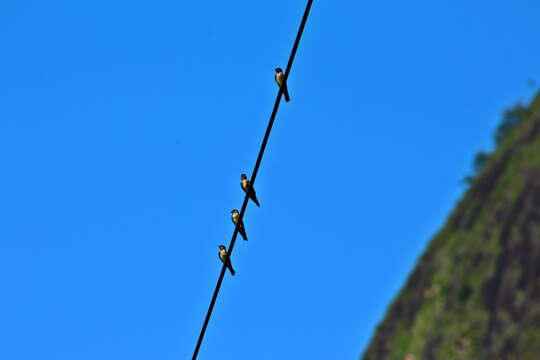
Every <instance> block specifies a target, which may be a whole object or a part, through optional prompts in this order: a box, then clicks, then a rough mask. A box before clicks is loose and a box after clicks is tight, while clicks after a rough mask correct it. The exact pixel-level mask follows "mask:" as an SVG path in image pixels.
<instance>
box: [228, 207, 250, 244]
mask: <svg viewBox="0 0 540 360" xmlns="http://www.w3.org/2000/svg"><path fill="white" fill-rule="evenodd" d="M231 214H232V215H231V220H232V222H233V224H234V225H236V224H237V223H238V219H240V213H239V212H238V210H236V209H234V210H232V211H231ZM238 232H239V233H240V235H242V239H244V240H247V239H248V238H247V235H246V229H245V228H244V222H243V221H240V224H238Z"/></svg>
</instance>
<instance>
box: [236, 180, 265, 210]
mask: <svg viewBox="0 0 540 360" xmlns="http://www.w3.org/2000/svg"><path fill="white" fill-rule="evenodd" d="M240 179H242V181H240V186H241V187H242V190H244V192H246V191H247V189H248V187H249V180H248V178H247V175H246V174H242V175H240ZM249 198H250V199H251V200H252V201H253V202H254V203H255V205H257V206H261V204H259V200H257V194H255V189H254V188H251V190H250V191H249Z"/></svg>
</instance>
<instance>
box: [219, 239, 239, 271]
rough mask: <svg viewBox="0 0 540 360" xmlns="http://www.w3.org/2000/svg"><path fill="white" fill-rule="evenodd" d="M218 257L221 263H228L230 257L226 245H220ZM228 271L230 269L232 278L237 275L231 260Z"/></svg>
mask: <svg viewBox="0 0 540 360" xmlns="http://www.w3.org/2000/svg"><path fill="white" fill-rule="evenodd" d="M218 256H219V260H221V262H223V263H224V262H225V261H227V257H229V254H227V248H226V247H225V245H219V253H218ZM227 269H229V271H230V272H231V275H232V276H234V274H236V271H234V269H233V267H232V264H231V261H230V260H229V262H228V263H227Z"/></svg>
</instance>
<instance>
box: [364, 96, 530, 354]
mask: <svg viewBox="0 0 540 360" xmlns="http://www.w3.org/2000/svg"><path fill="white" fill-rule="evenodd" d="M495 142H496V143H497V147H496V149H495V150H494V151H493V153H492V154H486V153H479V154H478V156H477V157H476V160H475V168H476V171H477V173H476V174H474V176H471V177H469V178H467V181H468V182H469V189H468V190H467V192H466V193H465V195H464V196H463V198H462V199H461V200H460V201H459V203H458V204H457V206H456V208H455V209H454V210H453V212H452V214H451V215H450V216H449V218H448V219H447V221H446V223H445V225H444V226H443V228H442V229H441V230H440V232H439V233H438V234H437V235H436V236H435V237H434V238H433V239H432V240H431V242H430V244H429V246H428V247H427V249H426V251H425V253H424V254H423V255H422V256H421V258H420V259H419V261H418V263H417V265H416V267H415V268H414V270H413V271H412V273H411V275H410V276H409V278H408V280H407V282H406V284H405V286H404V287H403V289H402V290H401V292H400V293H399V294H398V296H397V297H396V299H395V300H394V302H393V303H392V304H391V305H390V307H389V308H388V311H387V313H386V315H385V318H384V319H383V321H382V322H381V323H380V325H379V326H378V327H377V329H376V331H375V334H374V336H373V338H372V340H371V342H370V344H369V346H368V348H367V349H366V351H365V353H364V354H363V355H362V357H361V358H362V359H363V360H383V359H384V360H394V359H395V360H429V359H438V360H452V359H467V360H506V359H508V360H510V359H512V360H538V359H540V96H538V95H537V96H536V98H534V99H533V101H532V102H531V103H530V104H528V105H518V106H516V107H514V108H512V109H510V110H508V111H506V112H505V113H504V116H503V121H502V123H501V125H500V126H499V128H498V129H497V131H496V134H495Z"/></svg>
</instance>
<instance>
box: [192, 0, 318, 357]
mask: <svg viewBox="0 0 540 360" xmlns="http://www.w3.org/2000/svg"><path fill="white" fill-rule="evenodd" d="M312 4H313V0H308V2H307V5H306V10H305V11H304V16H303V17H302V21H301V22H300V27H299V29H298V33H297V35H296V40H295V41H294V45H293V48H292V51H291V55H290V56H289V62H288V63H287V68H286V69H285V74H283V75H284V76H283V77H284V79H283V80H284V81H283V82H282V86H280V88H279V91H278V94H277V98H276V102H275V103H274V108H273V110H272V114H271V115H270V120H269V121H268V126H267V127H266V132H265V134H264V138H263V141H262V144H261V149H260V150H259V156H257V161H256V162H255V167H254V168H253V172H252V174H251V178H250V181H249V187H248V189H246V195H245V196H244V202H243V203H242V208H241V210H240V214H239V218H238V222H237V225H236V226H235V227H234V232H233V236H232V239H231V243H230V244H229V247H228V249H227V252H228V254H229V256H227V260H226V261H224V262H223V266H222V267H221V273H220V274H219V278H218V281H217V284H216V288H215V290H214V294H213V295H212V300H211V301H210V306H209V307H208V312H207V313H206V317H205V319H204V323H203V326H202V329H201V333H200V334H199V339H198V340H197V345H196V346H195V351H194V352H193V358H192V359H193V360H195V359H197V355H198V354H199V350H200V348H201V344H202V341H203V338H204V334H205V332H206V328H207V327H208V322H209V321H210V317H211V316H212V311H213V310H214V305H215V303H216V299H217V297H218V294H219V290H220V289H221V283H222V282H223V278H224V276H225V270H226V269H227V264H228V263H229V261H230V258H231V256H232V252H233V249H234V244H235V243H236V237H237V235H238V225H239V224H240V223H241V222H242V219H243V218H244V213H245V212H246V208H247V204H248V201H249V191H250V189H251V188H252V187H253V186H254V184H255V180H256V179H257V173H258V172H259V167H260V166H261V162H262V158H263V155H264V151H265V149H266V145H267V143H268V138H269V137H270V132H271V131H272V126H273V125H274V120H275V118H276V114H277V111H278V108H279V104H280V102H281V97H282V95H283V85H284V84H287V78H288V77H289V72H290V71H291V68H292V64H293V61H294V57H295V55H296V51H297V50H298V45H299V44H300V38H301V37H302V33H303V32H304V27H305V26H306V22H307V18H308V16H309V11H310V10H311V5H312Z"/></svg>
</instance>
